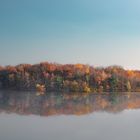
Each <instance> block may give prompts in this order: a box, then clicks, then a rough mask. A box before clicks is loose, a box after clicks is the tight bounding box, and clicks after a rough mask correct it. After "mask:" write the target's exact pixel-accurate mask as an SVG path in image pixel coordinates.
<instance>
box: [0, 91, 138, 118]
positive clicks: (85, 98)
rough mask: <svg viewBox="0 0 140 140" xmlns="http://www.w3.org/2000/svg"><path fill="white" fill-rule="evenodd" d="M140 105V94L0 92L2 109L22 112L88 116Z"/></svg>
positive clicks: (23, 113) (45, 114)
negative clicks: (38, 94)
mask: <svg viewBox="0 0 140 140" xmlns="http://www.w3.org/2000/svg"><path fill="white" fill-rule="evenodd" d="M139 108H140V93H131V94H129V93H128V94H117V93H108V94H90V95H87V94H85V95H83V94H80V93H79V94H60V93H59V94H57V93H48V94H47V95H45V94H44V95H40V96H37V94H36V93H33V92H18V91H0V112H5V113H17V114H21V115H30V114H34V115H40V116H52V115H84V114H85V115H86V114H89V113H93V112H99V111H106V112H110V113H118V112H121V111H123V110H126V109H139Z"/></svg>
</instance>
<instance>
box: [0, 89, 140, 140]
mask: <svg viewBox="0 0 140 140" xmlns="http://www.w3.org/2000/svg"><path fill="white" fill-rule="evenodd" d="M139 130H140V93H131V94H130V93H119V94H117V93H110V94H107V93H106V94H90V95H86V94H84V95H83V94H82V93H79V94H76V95H74V94H70V93H69V94H60V93H48V94H46V95H38V94H37V93H34V92H18V91H0V140H138V138H139V137H140V133H139Z"/></svg>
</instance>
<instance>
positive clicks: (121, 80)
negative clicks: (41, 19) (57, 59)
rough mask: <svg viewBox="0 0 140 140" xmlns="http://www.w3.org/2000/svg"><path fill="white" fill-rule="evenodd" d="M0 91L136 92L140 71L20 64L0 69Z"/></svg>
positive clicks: (139, 86)
mask: <svg viewBox="0 0 140 140" xmlns="http://www.w3.org/2000/svg"><path fill="white" fill-rule="evenodd" d="M0 89H10V90H21V91H40V92H67V93H71V92H80V93H102V92H139V91H140V71H138V70H125V69H123V68H122V67H120V66H109V67H94V66H90V65H84V64H63V65H62V64H57V63H49V62H42V63H40V64H34V65H31V64H20V65H17V66H10V65H9V66H5V67H2V66H0Z"/></svg>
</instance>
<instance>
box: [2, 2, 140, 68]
mask: <svg viewBox="0 0 140 140" xmlns="http://www.w3.org/2000/svg"><path fill="white" fill-rule="evenodd" d="M139 7H140V1H139V0H117V1H115V0H114V1H113V0H24V1H23V0H1V1H0V64H1V65H9V64H11V65H16V64H19V63H38V62H41V61H50V62H58V63H85V64H90V65H94V66H108V65H121V66H123V67H124V68H127V69H140V62H139V59H140V55H139V53H140V16H139V15H140V8H139Z"/></svg>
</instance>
